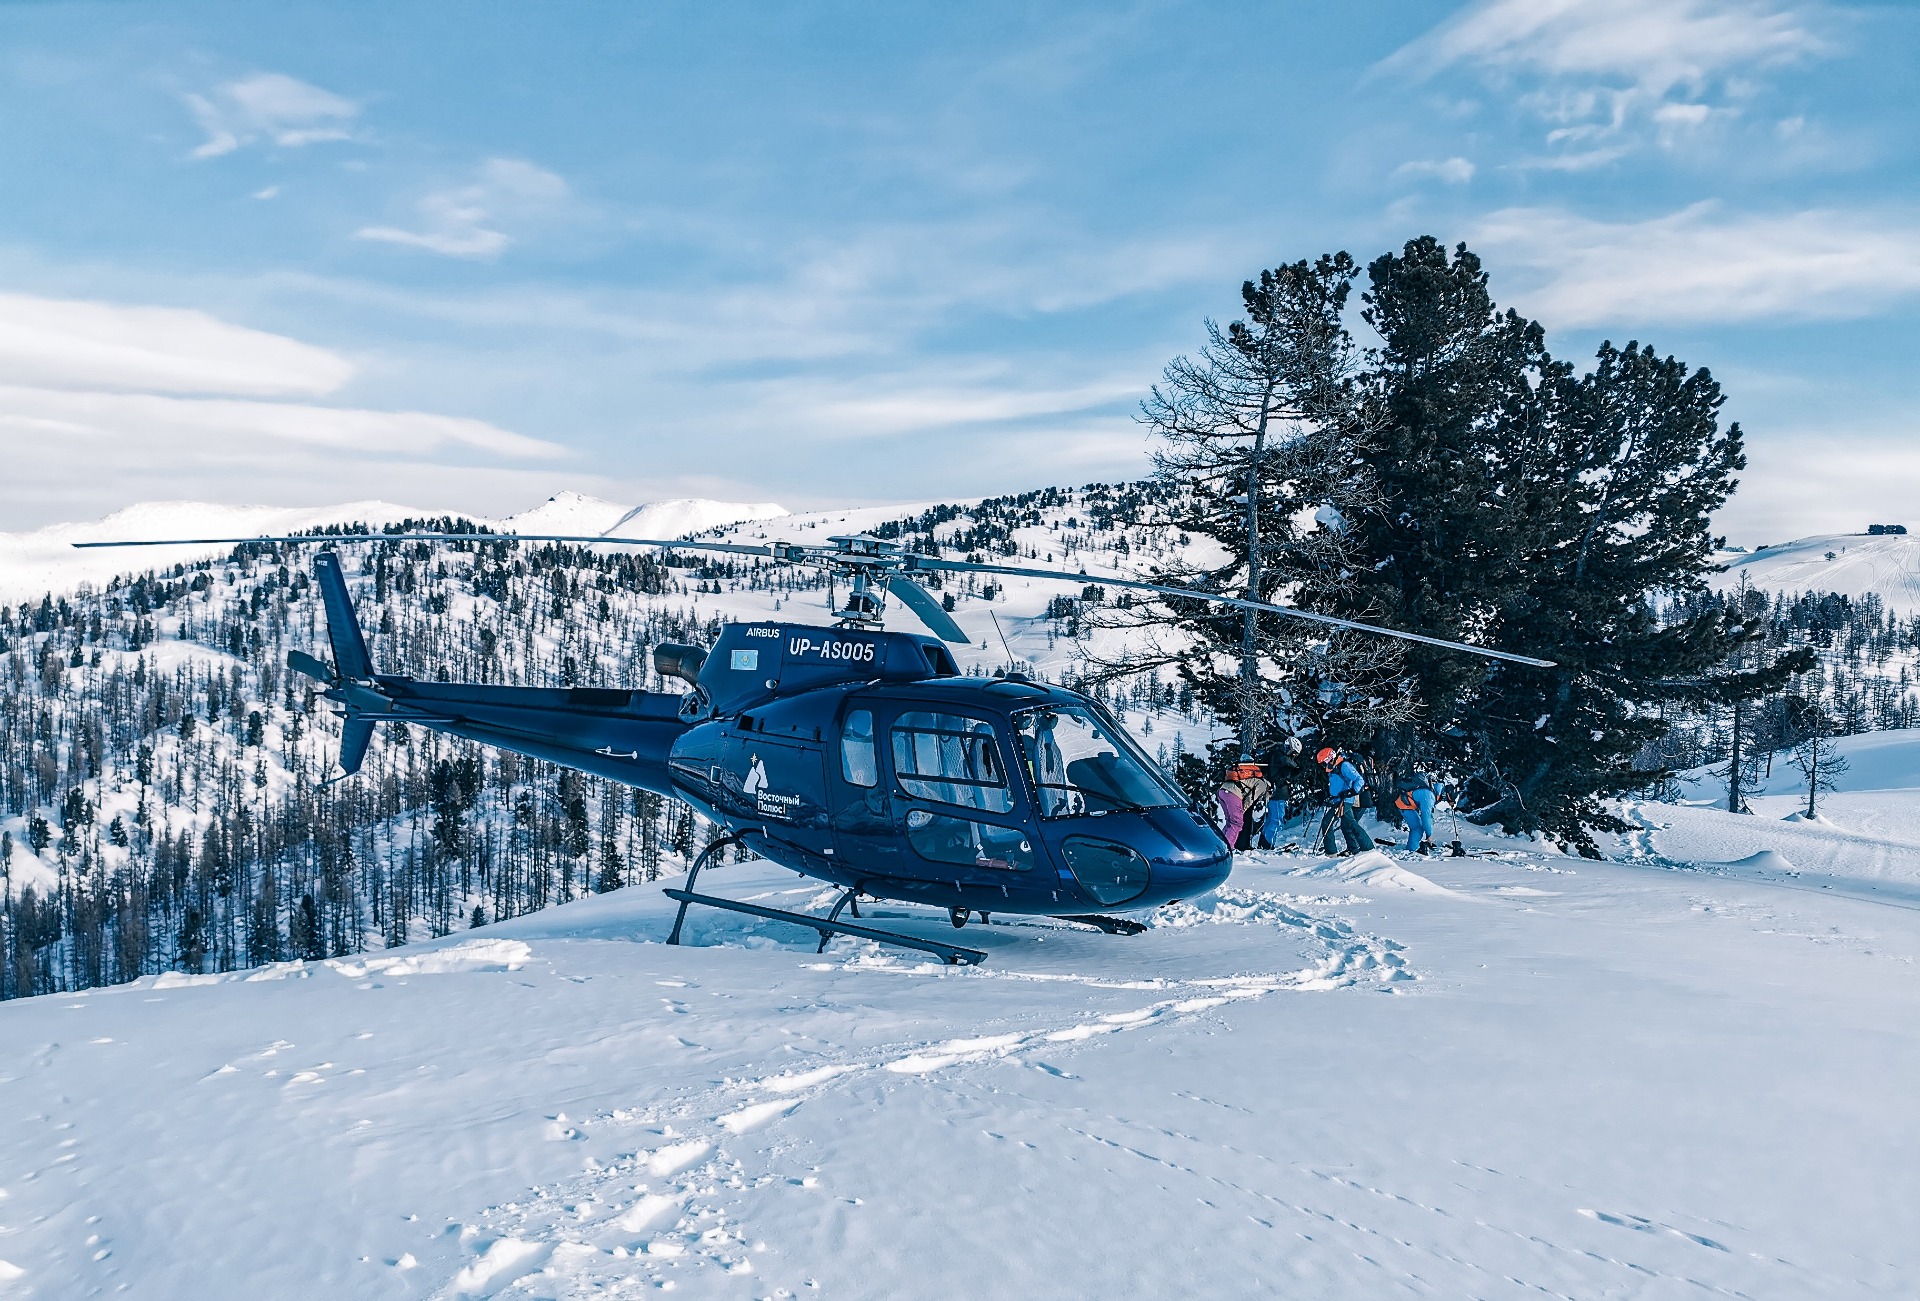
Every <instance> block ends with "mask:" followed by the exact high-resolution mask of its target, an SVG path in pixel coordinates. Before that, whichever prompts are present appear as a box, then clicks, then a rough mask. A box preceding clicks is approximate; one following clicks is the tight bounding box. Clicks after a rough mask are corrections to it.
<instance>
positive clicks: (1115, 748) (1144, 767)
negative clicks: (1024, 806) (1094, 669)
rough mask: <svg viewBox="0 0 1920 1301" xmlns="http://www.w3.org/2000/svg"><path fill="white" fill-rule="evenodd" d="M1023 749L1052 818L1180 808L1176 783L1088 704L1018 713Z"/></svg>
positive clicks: (1043, 806) (1045, 809)
mask: <svg viewBox="0 0 1920 1301" xmlns="http://www.w3.org/2000/svg"><path fill="white" fill-rule="evenodd" d="M1014 725H1015V727H1016V728H1018V729H1019V736H1020V755H1021V758H1022V759H1023V760H1025V762H1026V765H1027V775H1028V776H1029V777H1030V778H1032V780H1033V789H1034V792H1035V793H1036V794H1037V795H1038V797H1039V804H1040V813H1041V816H1042V817H1048V818H1071V817H1080V816H1083V815H1086V814H1092V813H1112V812H1115V811H1117V810H1121V809H1164V808H1176V807H1179V806H1180V805H1183V804H1185V803H1186V800H1185V798H1184V797H1182V795H1181V794H1180V791H1179V789H1178V788H1177V787H1175V786H1174V785H1173V783H1172V782H1170V781H1168V780H1167V779H1166V777H1165V776H1163V775H1162V774H1161V773H1160V771H1159V770H1158V769H1157V768H1155V767H1154V766H1153V764H1152V762H1151V761H1149V760H1148V759H1147V758H1146V756H1145V755H1143V754H1141V753H1140V752H1139V750H1138V749H1137V748H1136V747H1135V746H1134V745H1133V743H1132V742H1131V741H1129V740H1128V739H1127V738H1126V737H1125V736H1124V735H1123V734H1122V733H1121V731H1120V729H1119V727H1118V726H1117V725H1116V724H1115V723H1114V722H1113V721H1112V720H1111V719H1109V718H1105V717H1102V716H1100V715H1098V714H1095V713H1094V712H1093V711H1092V710H1091V709H1088V708H1087V707H1085V706H1083V705H1053V706H1049V707H1047V708H1045V709H1034V710H1028V711H1027V712H1025V713H1022V714H1016V715H1014Z"/></svg>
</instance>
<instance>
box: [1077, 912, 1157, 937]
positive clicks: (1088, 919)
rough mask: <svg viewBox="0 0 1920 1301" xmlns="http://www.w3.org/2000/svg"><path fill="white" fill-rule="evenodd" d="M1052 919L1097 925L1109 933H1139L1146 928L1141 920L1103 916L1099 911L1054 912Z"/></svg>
mask: <svg viewBox="0 0 1920 1301" xmlns="http://www.w3.org/2000/svg"><path fill="white" fill-rule="evenodd" d="M1054 920H1055V921H1060V922H1081V923H1084V924H1085V925H1088V926H1097V927H1099V928H1100V929H1101V930H1103V931H1105V932H1106V933H1107V934H1109V935H1139V934H1141V933H1142V932H1144V931H1145V930H1146V929H1147V928H1146V925H1145V924H1144V923H1142V922H1130V921H1128V920H1127V919H1126V918H1124V917H1104V916H1102V915H1100V914H1099V913H1072V914H1065V913H1056V914H1055V915H1054Z"/></svg>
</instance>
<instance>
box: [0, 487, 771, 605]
mask: <svg viewBox="0 0 1920 1301" xmlns="http://www.w3.org/2000/svg"><path fill="white" fill-rule="evenodd" d="M434 513H435V512H431V511H427V510H421V509H418V508H413V507H406V506H396V505H394V504H393V503H391V502H384V501H356V502H346V503H343V504H341V505H338V506H318V507H310V508H309V507H301V508H293V509H283V508H281V507H276V506H223V505H219V504H216V503H213V502H204V501H160V502H142V503H140V504H139V505H136V506H129V507H127V508H126V509H125V510H120V511H115V512H114V513H113V514H111V515H109V516H107V517H106V518H105V519H101V520H89V521H84V522H80V523H73V524H53V525H49V526H48V527H46V528H43V529H37V530H35V531H34V532H31V533H0V601H22V600H28V599H38V598H39V597H40V595H41V594H42V593H44V592H54V593H60V592H71V591H73V590H74V589H75V588H76V587H78V586H79V585H80V584H81V583H91V584H92V585H93V586H95V587H100V586H103V585H104V584H105V583H106V582H107V581H108V580H109V579H111V578H113V577H114V575H116V574H125V573H138V572H140V571H141V570H144V569H148V568H163V567H166V566H171V565H176V564H182V563H192V562H194V561H199V560H207V559H211V558H212V557H214V556H218V555H222V554H224V553H225V551H226V550H227V548H224V547H165V548H160V549H154V550H142V551H137V552H126V551H76V550H74V548H73V544H74V543H75V542H121V541H136V540H140V539H145V538H166V537H243V536H247V535H250V534H270V533H297V532H301V531H303V530H306V529H314V528H320V527H322V526H325V525H328V524H348V523H361V524H368V525H372V526H374V527H380V526H383V525H387V524H394V523H398V522H399V521H401V520H403V519H422V518H425V517H427V516H429V515H431V514H434ZM786 513H787V512H786V508H785V507H782V506H779V505H777V504H775V503H773V502H726V501H707V500H704V499H698V498H687V499H681V500H675V501H657V502H649V503H646V504H643V505H640V506H621V505H617V504H615V503H613V502H609V501H601V500H600V499H599V498H597V497H588V496H586V495H584V494H581V493H576V492H564V493H560V494H558V495H557V496H554V497H550V498H548V499H547V500H546V501H545V502H543V503H541V504H540V505H539V506H536V507H534V508H533V509H531V510H527V511H522V512H520V513H519V514H517V515H511V516H508V517H507V518H505V519H502V520H489V519H486V518H485V517H474V518H475V522H476V523H481V524H486V525H489V526H491V527H494V528H499V529H501V530H503V531H506V532H512V533H582V534H589V533H608V532H612V531H614V530H615V529H619V530H621V531H624V532H626V533H629V534H632V535H635V536H639V537H663V538H677V537H682V536H685V535H686V534H689V533H698V532H702V531H704V530H706V529H711V528H718V527H720V526H721V525H724V524H733V523H736V522H738V521H740V520H758V519H771V518H774V517H776V516H780V515H784V514H786Z"/></svg>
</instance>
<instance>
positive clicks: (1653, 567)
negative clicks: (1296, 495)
mask: <svg viewBox="0 0 1920 1301" xmlns="http://www.w3.org/2000/svg"><path fill="white" fill-rule="evenodd" d="M1368 272H1369V277H1370V280H1371V287H1370V289H1369V291H1368V293H1367V294H1366V297H1365V302H1366V313H1367V320H1368V322H1369V323H1370V324H1371V325H1372V326H1373V327H1374V329H1375V330H1376V331H1377V332H1378V333H1379V334H1380V337H1381V341H1382V346H1381V348H1380V350H1379V352H1378V354H1377V356H1376V357H1375V364H1374V366H1373V367H1372V368H1371V370H1370V372H1369V375H1368V384H1369V396H1370V399H1371V400H1372V402H1373V403H1374V404H1375V410H1376V412H1377V428H1376V433H1375V435H1374V437H1373V438H1372V439H1371V440H1370V441H1369V443H1368V446H1367V449H1366V452H1365V453H1364V455H1365V456H1366V458H1367V460H1368V463H1369V464H1370V465H1371V466H1372V468H1373V472H1374V476H1375V481H1376V483H1377V484H1378V487H1379V491H1380V497H1381V500H1380V504H1379V509H1378V510H1377V512H1375V513H1373V514H1371V515H1369V516H1367V517H1366V518H1364V519H1363V520H1361V521H1359V522H1358V524H1357V527H1358V530H1359V532H1360V534H1361V536H1362V539H1363V547H1364V551H1365V552H1366V554H1367V556H1369V557H1371V558H1373V561H1374V563H1373V565H1372V566H1370V567H1369V569H1368V570H1367V574H1368V581H1367V582H1366V583H1365V585H1364V587H1363V590H1364V592H1365V593H1366V595H1367V596H1368V597H1370V598H1372V602H1373V603H1379V602H1382V601H1384V602H1386V603H1387V604H1388V605H1389V606H1390V614H1389V618H1388V622H1390V623H1392V624H1394V625H1395V626H1396V627H1401V628H1406V629H1409V630H1412V631H1417V632H1423V633H1431V634H1434V635H1438V636H1443V637H1449V638H1467V639H1473V640H1480V641H1484V642H1485V643H1487V644H1490V645H1496V646H1500V647H1503V648H1505V649H1509V650H1517V651H1522V652H1525V653H1531V654H1538V655H1541V656H1544V657H1546V658H1550V659H1553V660H1555V661H1557V662H1558V665H1559V667H1557V668H1555V669H1552V670H1534V669H1519V668H1513V667H1510V666H1506V665H1491V666H1490V665H1485V664H1479V663H1474V662H1472V661H1469V660H1467V659H1465V658H1464V657H1458V656H1452V655H1446V654H1432V655H1428V654H1420V655H1416V656H1413V657H1412V658H1411V667H1412V669H1413V672H1414V674H1415V676H1416V679H1417V681H1418V684H1419V690H1418V694H1419V696H1420V698H1421V699H1422V701H1423V702H1424V705H1425V711H1426V712H1425V715H1424V717H1423V718H1422V719H1421V720H1420V722H1421V726H1420V728H1419V732H1420V736H1419V738H1418V740H1417V741H1416V739H1415V738H1414V737H1411V736H1409V735H1407V730H1406V729H1396V730H1395V732H1394V733H1393V734H1392V735H1389V736H1388V737H1385V738H1383V740H1384V741H1385V742H1386V745H1387V748H1390V749H1392V748H1410V747H1416V746H1417V747H1419V748H1424V749H1427V750H1436V749H1437V750H1440V751H1443V752H1444V753H1445V754H1446V756H1447V757H1448V758H1450V759H1452V760H1453V761H1454V762H1455V763H1456V764H1457V765H1458V766H1459V767H1460V768H1461V769H1462V770H1463V771H1464V773H1465V774H1466V775H1467V777H1468V779H1469V782H1468V786H1469V788H1468V792H1467V794H1468V800H1469V802H1470V803H1471V804H1472V805H1475V806H1477V812H1478V814H1479V816H1481V817H1483V818H1486V819H1489V820H1497V821H1499V822H1500V823H1502V824H1503V825H1505V826H1506V827H1508V828H1509V829H1512V830H1519V831H1533V830H1542V829H1544V830H1545V831H1547V832H1549V833H1551V834H1553V835H1555V836H1558V837H1560V838H1563V839H1565V840H1567V841H1569V842H1571V843H1573V844H1574V845H1577V846H1578V847H1580V848H1581V849H1582V850H1586V851H1591V850H1592V847H1593V846H1592V840H1591V837H1590V834H1589V831H1590V829H1593V828H1606V827H1610V826H1613V825H1615V820H1614V819H1612V818H1611V817H1610V816H1609V815H1608V814H1607V813H1606V812H1605V811H1604V809H1603V808H1602V806H1601V804H1600V800H1601V799H1602V798H1603V797H1605V796H1609V795H1615V794H1620V793H1624V792H1626V791H1630V790H1633V789H1636V788H1638V787H1641V786H1644V785H1645V784H1646V783H1647V782H1648V781H1649V780H1650V778H1651V777H1652V776H1653V775H1654V774H1652V773H1650V772H1647V771H1644V770H1642V769H1641V768H1639V767H1638V766H1636V764H1635V763H1634V756H1635V755H1636V754H1637V753H1639V752H1640V751H1641V750H1642V748H1643V747H1644V746H1645V745H1646V743H1647V742H1648V741H1649V740H1651V739H1653V738H1654V737H1656V736H1657V735H1658V734H1659V733H1660V731H1661V730H1662V724H1661V723H1660V721H1659V720H1658V717H1657V713H1656V711H1655V710H1654V709H1653V708H1652V706H1654V705H1656V704H1657V703H1658V702H1659V701H1661V700H1665V699H1669V698H1672V697H1673V696H1674V695H1675V694H1676V692H1677V691H1678V690H1679V687H1678V685H1677V684H1680V683H1684V682H1686V681H1688V680H1690V679H1695V678H1697V677H1698V676H1699V675H1700V674H1701V673H1702V672H1703V671H1705V670H1706V669H1707V668H1708V667H1710V666H1711V665H1713V664H1715V663H1717V662H1719V661H1720V660H1721V659H1723V658H1724V657H1725V654H1726V652H1727V650H1728V648H1729V635H1728V630H1727V629H1725V628H1724V627H1723V625H1722V621H1721V618H1720V616H1719V614H1718V612H1717V611H1708V612H1705V613H1702V614H1700V615H1698V616H1696V617H1693V618H1689V619H1685V620H1682V621H1680V622H1677V623H1663V622H1662V621H1661V620H1660V619H1659V618H1658V617H1657V616H1656V613H1655V610H1654V608H1653V604H1652V602H1653V598H1654V597H1655V596H1656V595H1657V594H1660V593H1674V592H1686V591H1693V590H1698V589H1699V588H1701V587H1702V586H1704V582H1705V576H1706V575H1707V574H1708V573H1709V572H1711V569H1712V549H1713V545H1714V542H1713V537H1712V534H1711V517H1712V513H1713V512H1714V511H1715V510H1716V509H1717V508H1718V507H1719V506H1720V505H1721V504H1722V503H1724V502H1725V501H1726V499H1727V497H1728V495H1729V494H1730V493H1731V492H1732V491H1733V488H1734V485H1735V479H1734V475H1735V474H1736V473H1737V472H1738V471H1739V470H1740V469H1741V468H1743V467H1744V465H1745V463H1746V462H1745V457H1744V455H1743V454H1742V451H1741V436H1740V428H1739V426H1738V425H1730V426H1727V427H1724V428H1723V427H1722V426H1721V424H1720V408H1721V405H1722V403H1723V401H1724V398H1723V396H1722V394H1721V391H1720V386H1719V385H1718V384H1717V383H1716V382H1715V381H1714V380H1713V378H1712V376H1711V375H1709V374H1708V373H1707V372H1706V371H1705V370H1690V369H1689V368H1688V367H1687V366H1685V365H1684V364H1682V363H1681V362H1679V361H1677V360H1675V359H1673V358H1671V357H1667V358H1661V357H1659V356H1658V355H1657V354H1656V353H1655V351H1654V349H1653V348H1651V347H1641V346H1639V345H1638V344H1636V343H1629V344H1628V345H1627V346H1626V347H1625V348H1624V349H1621V348H1616V347H1614V346H1613V345H1612V344H1611V343H1607V344H1603V345H1602V346H1601V348H1600V350H1599V355H1598V357H1597V358H1596V362H1595V365H1594V368H1593V370H1592V371H1590V372H1589V373H1587V374H1585V375H1581V376H1575V375H1574V374H1573V373H1572V371H1571V369H1570V368H1569V367H1567V366H1565V365H1564V364H1562V363H1559V362H1556V361H1555V360H1554V359H1553V358H1552V357H1551V356H1550V355H1549V354H1548V352H1547V349H1546V344H1545V337H1544V334H1543V333H1542V331H1541V330H1540V327H1539V326H1538V325H1536V324H1534V323H1532V322H1530V321H1526V320H1524V319H1522V318H1521V317H1519V316H1518V315H1516V314H1514V313H1512V312H1505V313H1502V312H1499V311H1498V310H1497V309H1496V307H1495V305H1494V303H1493V301H1492V298H1491V295H1490V294H1489V293H1488V289H1487V277H1486V274H1485V272H1484V271H1483V270H1482V269H1481V267H1480V264H1479V261H1478V259H1476V258H1475V257H1474V256H1473V254H1472V253H1470V252H1469V251H1467V249H1466V248H1465V247H1464V246H1461V247H1460V248H1458V249H1456V250H1455V251H1454V252H1453V253H1452V254H1451V255H1449V253H1448V252H1447V250H1446V249H1445V248H1443V247H1442V246H1441V245H1440V244H1438V242H1436V241H1434V240H1432V239H1418V240H1414V241H1412V242H1410V243H1409V244H1408V245H1407V246H1406V247H1405V249H1404V250H1403V251H1402V253H1400V254H1398V255H1388V256H1386V257H1382V258H1380V259H1378V260H1377V261H1375V262H1374V263H1373V264H1372V265H1371V266H1370V267H1369V268H1368Z"/></svg>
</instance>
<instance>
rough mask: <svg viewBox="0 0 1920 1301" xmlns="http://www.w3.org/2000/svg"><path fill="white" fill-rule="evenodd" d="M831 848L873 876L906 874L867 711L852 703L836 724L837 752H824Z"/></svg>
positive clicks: (845, 863)
mask: <svg viewBox="0 0 1920 1301" xmlns="http://www.w3.org/2000/svg"><path fill="white" fill-rule="evenodd" d="M827 768H828V771H829V773H830V777H829V780H828V785H829V787H830V788H831V790H832V792H833V793H832V797H831V798H832V803H833V843H834V852H835V854H836V855H837V856H838V857H839V859H840V862H841V864H842V865H843V866H845V867H847V868H848V869H849V870H850V871H856V872H871V873H872V874H873V875H874V876H883V877H884V876H893V877H898V876H908V875H912V873H910V872H909V871H908V870H907V868H906V865H905V862H904V860H905V857H906V855H905V853H904V852H903V851H902V849H901V846H900V833H899V831H897V830H896V829H895V828H894V825H893V808H892V804H891V801H889V799H888V798H887V788H886V786H885V784H884V783H883V782H882V780H881V775H880V752H879V749H878V747H877V746H876V745H875V743H874V725H873V711H872V710H871V709H866V708H853V709H849V710H848V711H847V716H846V717H845V718H844V719H843V720H842V721H841V723H840V745H839V753H838V754H837V755H833V756H829V757H828V759H827Z"/></svg>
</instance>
